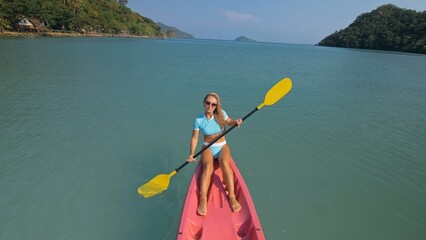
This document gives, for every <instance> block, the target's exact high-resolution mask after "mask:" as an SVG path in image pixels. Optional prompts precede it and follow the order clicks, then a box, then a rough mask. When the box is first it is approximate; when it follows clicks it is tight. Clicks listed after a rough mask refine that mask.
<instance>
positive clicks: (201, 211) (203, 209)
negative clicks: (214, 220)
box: [197, 198, 207, 216]
mask: <svg viewBox="0 0 426 240" xmlns="http://www.w3.org/2000/svg"><path fill="white" fill-rule="evenodd" d="M197 214H198V215H200V216H206V214H207V198H200V202H199V203H198V208H197Z"/></svg>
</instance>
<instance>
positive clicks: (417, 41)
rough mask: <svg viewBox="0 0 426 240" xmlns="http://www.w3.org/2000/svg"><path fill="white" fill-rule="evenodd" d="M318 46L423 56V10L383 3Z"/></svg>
mask: <svg viewBox="0 0 426 240" xmlns="http://www.w3.org/2000/svg"><path fill="white" fill-rule="evenodd" d="M318 45H320V46H331V47H344V48H360V49H375V50H388V51H400V52H411V53H423V54H426V11H423V12H417V11H414V10H407V9H402V8H399V7H397V6H395V5H392V4H386V5H383V6H380V7H378V8H377V9H375V10H373V11H371V12H369V13H363V14H361V15H360V16H358V17H357V18H356V20H355V21H354V22H353V23H352V24H350V25H349V26H348V27H347V28H345V29H343V30H340V31H337V32H335V33H333V34H331V35H329V36H328V37H326V38H324V39H323V40H322V41H321V42H319V43H318Z"/></svg>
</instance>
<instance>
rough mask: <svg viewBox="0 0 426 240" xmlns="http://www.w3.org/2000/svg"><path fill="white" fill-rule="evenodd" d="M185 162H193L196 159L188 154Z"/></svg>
mask: <svg viewBox="0 0 426 240" xmlns="http://www.w3.org/2000/svg"><path fill="white" fill-rule="evenodd" d="M186 161H187V162H195V161H197V159H196V158H194V155H189V156H188V158H187V159H186Z"/></svg>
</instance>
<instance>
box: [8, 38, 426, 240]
mask: <svg viewBox="0 0 426 240" xmlns="http://www.w3.org/2000/svg"><path fill="white" fill-rule="evenodd" d="M425 66H426V56H424V55H414V54H401V53H389V52H379V51H362V50H351V49H338V48H324V47H316V46H308V45H287V44H271V43H236V42H229V41H209V40H147V39H123V38H3V39H0V98H1V100H0V153H1V154H0V213H1V214H0V239H41V240H42V239H43V240H44V239H91V240H92V239H174V238H175V235H176V231H177V227H178V224H179V218H180V211H181V207H182V204H183V200H184V197H185V194H186V188H187V186H188V183H189V180H190V176H191V174H192V172H193V170H194V168H195V164H191V165H188V166H187V167H185V168H184V169H182V170H181V171H180V172H179V173H178V174H177V175H175V176H174V177H173V178H172V180H171V183H170V186H169V189H168V190H167V191H166V192H165V193H163V194H162V195H160V196H157V197H154V198H151V199H143V198H140V197H139V196H138V195H137V193H136V189H137V187H138V186H139V185H141V184H142V183H145V182H146V181H148V180H150V179H151V178H152V177H154V176H156V175H157V174H160V173H169V172H171V171H172V170H173V169H174V168H176V167H178V166H179V165H180V164H181V163H183V161H184V159H185V158H186V156H187V154H188V151H189V149H188V148H189V146H188V145H189V138H190V135H191V131H192V130H191V127H192V123H193V119H194V118H195V117H196V116H197V115H198V114H200V113H201V112H202V110H203V108H202V103H201V101H202V98H203V97H204V95H205V94H206V93H207V92H210V91H215V92H218V93H219V94H220V96H221V98H222V101H223V105H224V109H225V110H226V111H227V112H228V114H229V115H230V116H231V117H234V118H237V117H242V116H244V115H245V114H247V113H248V112H250V111H251V110H252V109H253V108H254V107H256V106H257V105H259V104H260V103H262V102H263V97H264V95H265V93H266V92H267V91H268V90H269V88H270V87H272V86H273V85H274V84H275V83H276V82H278V81H279V80H280V79H281V78H283V77H290V78H292V80H293V89H292V91H291V92H290V93H289V94H288V95H287V96H285V97H284V98H283V99H282V100H281V101H280V102H278V103H276V104H275V105H273V106H270V107H264V108H263V109H262V110H261V111H259V112H258V113H256V114H254V115H253V116H252V117H250V118H249V119H247V121H246V122H245V124H244V125H243V126H242V127H241V128H239V129H236V130H234V131H232V132H231V133H229V134H228V136H227V140H228V142H229V144H230V147H231V149H232V153H233V156H234V159H235V161H236V162H237V164H238V166H239V169H240V171H241V173H242V174H243V176H244V178H245V180H246V183H247V185H248V186H249V188H250V191H251V194H252V197H253V199H254V201H255V205H256V208H257V211H258V214H259V216H260V219H261V223H262V226H263V229H264V232H265V235H266V237H267V239H327V240H328V239H375V240H376V239H383V240H389V239H395V240H399V239H412V240H415V239H419V240H420V239H422V240H423V239H425V237H426V184H425V183H426V150H425V149H426V148H425V142H426V108H425V106H426V81H425V80H426V78H425V76H426V68H425Z"/></svg>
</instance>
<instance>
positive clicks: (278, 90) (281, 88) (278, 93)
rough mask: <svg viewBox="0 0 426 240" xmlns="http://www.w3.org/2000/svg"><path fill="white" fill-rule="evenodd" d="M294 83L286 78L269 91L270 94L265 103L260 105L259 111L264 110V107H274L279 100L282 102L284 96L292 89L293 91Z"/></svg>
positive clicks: (267, 95)
mask: <svg viewBox="0 0 426 240" xmlns="http://www.w3.org/2000/svg"><path fill="white" fill-rule="evenodd" d="M291 86H292V83H291V79H290V78H284V79H282V80H281V81H279V82H278V83H277V84H275V86H273V87H272V88H271V89H269V91H268V93H266V96H265V101H264V102H263V103H262V104H261V105H259V107H258V109H260V108H262V107H263V106H265V105H266V106H269V105H273V104H275V103H276V102H278V100H280V99H281V98H282V97H284V95H286V94H287V93H288V92H289V91H290V89H291Z"/></svg>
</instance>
